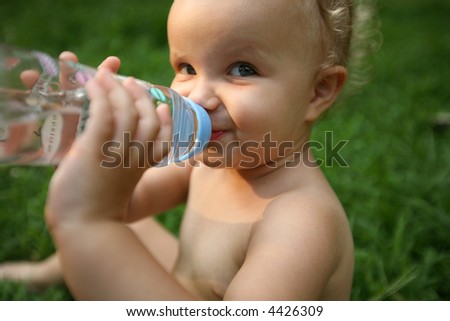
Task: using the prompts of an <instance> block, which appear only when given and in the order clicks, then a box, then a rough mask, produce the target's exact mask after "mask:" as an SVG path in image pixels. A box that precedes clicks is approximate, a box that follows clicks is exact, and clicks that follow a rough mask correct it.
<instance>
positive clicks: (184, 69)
mask: <svg viewBox="0 0 450 321" xmlns="http://www.w3.org/2000/svg"><path fill="white" fill-rule="evenodd" d="M180 73H182V74H186V75H196V74H197V73H196V72H195V69H194V67H192V66H191V65H189V64H181V65H180Z"/></svg>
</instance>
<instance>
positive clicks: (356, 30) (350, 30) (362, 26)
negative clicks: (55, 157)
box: [316, 0, 381, 88]
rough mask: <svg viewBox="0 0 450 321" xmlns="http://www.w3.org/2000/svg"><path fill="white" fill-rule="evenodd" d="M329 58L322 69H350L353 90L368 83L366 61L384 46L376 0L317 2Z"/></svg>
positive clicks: (325, 47)
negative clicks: (336, 66) (335, 66)
mask: <svg viewBox="0 0 450 321" xmlns="http://www.w3.org/2000/svg"><path fill="white" fill-rule="evenodd" d="M316 2H317V5H318V8H319V12H320V15H321V18H322V30H321V36H322V39H324V43H323V46H324V49H325V52H326V57H325V59H324V61H323V64H322V68H327V67H331V66H334V65H341V66H344V67H347V68H348V69H350V81H349V82H350V83H351V84H350V86H351V87H353V88H356V87H359V86H360V85H362V84H364V83H365V82H367V74H368V68H369V67H368V64H367V61H366V59H367V58H368V56H369V55H370V53H372V52H374V51H375V50H377V49H378V48H379V46H380V44H381V37H380V33H379V21H378V19H377V17H376V15H375V4H374V0H317V1H316Z"/></svg>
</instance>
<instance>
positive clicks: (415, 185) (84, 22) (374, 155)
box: [0, 0, 450, 300]
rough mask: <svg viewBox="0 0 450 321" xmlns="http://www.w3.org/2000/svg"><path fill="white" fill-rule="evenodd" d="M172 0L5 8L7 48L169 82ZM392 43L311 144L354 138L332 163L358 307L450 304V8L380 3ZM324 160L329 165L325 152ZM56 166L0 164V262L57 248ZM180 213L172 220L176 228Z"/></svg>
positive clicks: (22, 296) (2, 293) (32, 296)
mask: <svg viewBox="0 0 450 321" xmlns="http://www.w3.org/2000/svg"><path fill="white" fill-rule="evenodd" d="M170 2H171V1H161V0H155V1H148V0H147V1H143V0H142V1H138V0H129V1H126V3H125V2H124V1H118V0H108V1H106V0H98V1H90V2H87V1H77V2H73V4H72V5H65V4H64V2H63V1H59V2H58V1H50V0H46V1H44V0H42V1H40V2H39V5H38V6H36V5H35V4H34V3H35V2H33V1H31V0H19V1H13V0H3V1H2V2H1V4H0V42H9V43H12V44H15V45H19V46H23V47H29V48H35V49H40V50H42V51H46V52H49V53H51V54H52V55H57V54H58V53H59V52H60V51H61V50H65V49H68V50H73V51H75V52H76V53H78V55H79V57H80V60H81V61H82V62H84V63H87V64H90V65H96V64H97V63H98V62H100V61H101V60H102V58H103V57H104V56H105V55H110V54H115V55H118V56H120V57H121V58H122V60H123V68H122V70H121V72H122V73H123V74H132V75H134V76H136V77H138V78H143V79H148V80H150V81H152V82H155V83H159V84H165V85H168V84H169V83H170V79H171V76H172V72H171V71H170V68H169V64H168V59H167V54H168V51H167V44H166V40H165V18H166V14H167V10H168V7H169V5H170ZM378 7H379V18H380V20H381V27H380V30H381V32H382V34H383V39H384V40H383V45H382V47H381V49H380V50H378V51H377V52H376V54H375V55H373V56H372V57H370V65H371V70H370V73H369V74H368V76H369V77H370V82H369V83H368V85H366V86H365V87H363V89H362V90H361V91H359V92H357V93H356V94H353V95H347V96H346V97H345V99H342V100H341V101H340V103H339V104H337V105H336V106H335V108H334V109H333V110H332V111H331V112H330V113H328V115H327V116H326V117H325V118H324V119H323V120H322V121H321V122H320V123H319V124H318V126H317V127H316V129H315V131H314V135H313V138H314V139H315V140H318V141H322V142H323V141H324V137H325V136H324V132H325V131H333V133H334V140H335V142H337V141H339V140H349V143H348V144H347V145H346V146H345V148H344V149H343V150H342V153H341V154H342V156H343V157H344V158H345V160H346V161H347V163H348V164H349V165H350V166H349V167H348V168H341V167H339V166H331V167H324V172H325V174H326V175H327V177H328V178H329V180H330V182H331V183H332V185H333V186H334V188H335V190H336V192H337V194H338V195H339V197H340V198H341V200H342V203H343V204H344V206H345V208H346V210H347V213H348V216H349V218H350V221H351V226H352V230H353V234H354V239H355V246H356V267H355V278H354V286H353V294H352V299H354V300H449V299H450V282H448V281H449V280H450V268H449V267H450V239H449V231H450V197H449V196H448V191H450V165H449V164H450V145H449V141H450V130H444V131H436V130H433V127H432V126H431V123H430V120H431V119H432V118H433V116H434V115H435V114H436V113H437V112H442V111H447V112H450V83H449V81H448V77H449V76H450V70H449V69H450V67H449V64H448V61H447V59H448V57H449V55H450V34H449V33H448V32H447V29H448V12H450V3H449V2H448V1H447V2H446V1H441V0H430V1H419V0H410V1H401V0H390V1H387V0H383V1H379V3H378ZM318 156H319V157H325V155H324V154H323V153H322V154H321V153H318ZM52 172H53V170H52V169H50V168H26V167H3V168H0V182H1V183H0V244H1V245H0V262H2V261H8V260H23V259H32V260H39V259H42V258H44V257H46V256H48V255H49V254H50V253H52V252H53V250H54V248H53V244H52V242H51V239H50V237H49V235H48V232H47V230H46V229H45V225H44V223H43V214H42V213H43V207H44V203H45V197H46V189H47V184H48V181H49V179H50V177H51V174H52ZM181 211H182V208H178V209H176V210H174V211H172V212H170V213H167V214H165V216H164V217H163V218H162V220H163V221H164V222H165V224H167V225H168V226H170V228H171V229H172V230H174V231H176V229H177V227H178V222H179V218H180V215H181V214H180V213H181ZM67 299H71V297H70V295H69V294H68V292H67V290H66V289H65V288H64V287H54V288H51V289H48V290H47V291H46V292H44V293H41V294H36V293H30V292H28V291H26V289H25V288H24V287H23V286H22V285H20V284H14V283H10V282H3V283H2V282H0V300H67Z"/></svg>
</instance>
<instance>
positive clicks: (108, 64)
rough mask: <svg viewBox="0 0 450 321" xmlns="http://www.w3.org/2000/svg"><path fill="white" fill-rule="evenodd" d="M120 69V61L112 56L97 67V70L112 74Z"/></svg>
mask: <svg viewBox="0 0 450 321" xmlns="http://www.w3.org/2000/svg"><path fill="white" fill-rule="evenodd" d="M119 68H120V59H119V58H117V57H114V56H111V57H108V58H106V59H105V60H103V62H102V63H101V64H100V65H99V66H98V69H99V70H101V69H103V70H109V71H110V72H112V73H114V74H115V73H117V71H119Z"/></svg>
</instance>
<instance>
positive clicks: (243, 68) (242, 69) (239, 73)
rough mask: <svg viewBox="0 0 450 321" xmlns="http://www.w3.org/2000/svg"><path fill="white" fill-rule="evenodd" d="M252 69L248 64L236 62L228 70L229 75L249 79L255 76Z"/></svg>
mask: <svg viewBox="0 0 450 321" xmlns="http://www.w3.org/2000/svg"><path fill="white" fill-rule="evenodd" d="M256 74H257V72H256V71H255V69H254V67H253V66H252V65H250V64H247V63H243V62H238V63H236V64H234V65H233V66H232V67H231V69H230V75H232V76H235V77H250V76H254V75H256Z"/></svg>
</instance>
